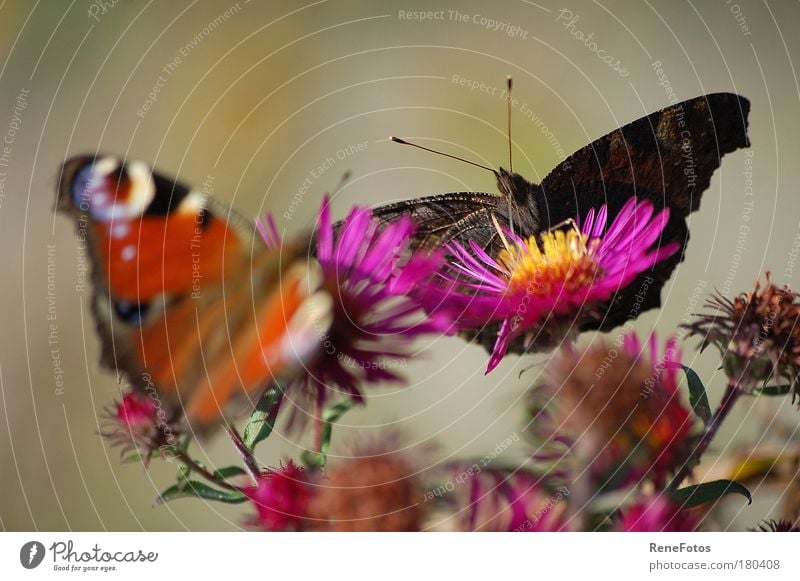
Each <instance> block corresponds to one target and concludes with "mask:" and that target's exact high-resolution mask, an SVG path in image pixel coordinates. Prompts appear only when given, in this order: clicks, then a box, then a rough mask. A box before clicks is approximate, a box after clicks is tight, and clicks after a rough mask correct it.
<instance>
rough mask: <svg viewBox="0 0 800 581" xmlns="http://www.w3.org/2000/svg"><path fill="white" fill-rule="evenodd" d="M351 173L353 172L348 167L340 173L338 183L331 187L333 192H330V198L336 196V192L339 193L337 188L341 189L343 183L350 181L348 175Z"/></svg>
mask: <svg viewBox="0 0 800 581" xmlns="http://www.w3.org/2000/svg"><path fill="white" fill-rule="evenodd" d="M352 175H353V174H352V172H351V171H350V170H349V169H348V170H347V171H345V172H344V173H343V174H342V177H341V178H340V179H339V183H338V184H336V187H335V188H333V192H331V198H333V197H334V196H336V194H338V193H339V190H341V189H342V188H343V187H344V185H345V184H346V183H347V182H349V181H350V176H352Z"/></svg>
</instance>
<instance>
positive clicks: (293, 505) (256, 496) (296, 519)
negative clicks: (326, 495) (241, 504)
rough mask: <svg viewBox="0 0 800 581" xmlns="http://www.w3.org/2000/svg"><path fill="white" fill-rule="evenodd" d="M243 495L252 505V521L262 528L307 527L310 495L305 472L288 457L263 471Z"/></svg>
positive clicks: (308, 480)
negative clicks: (256, 513)
mask: <svg viewBox="0 0 800 581" xmlns="http://www.w3.org/2000/svg"><path fill="white" fill-rule="evenodd" d="M244 492H245V494H246V495H247V496H248V497H249V498H250V501H251V502H252V503H253V505H254V506H255V508H256V511H257V512H258V516H257V517H256V518H255V519H254V520H253V524H254V525H255V526H258V527H259V528H261V529H263V530H265V531H274V532H286V531H301V530H304V529H306V528H308V522H309V521H308V519H307V517H308V507H309V504H310V502H311V499H312V497H313V494H314V485H313V483H312V482H311V481H310V478H309V474H308V473H307V472H305V471H304V470H303V469H302V468H300V467H299V466H298V465H297V464H295V463H294V462H292V461H291V460H289V461H288V462H287V463H286V466H283V467H281V468H277V469H271V470H267V471H266V472H264V473H263V474H261V475H260V476H259V477H258V482H257V483H256V485H255V486H252V487H250V488H248V489H245V491H244Z"/></svg>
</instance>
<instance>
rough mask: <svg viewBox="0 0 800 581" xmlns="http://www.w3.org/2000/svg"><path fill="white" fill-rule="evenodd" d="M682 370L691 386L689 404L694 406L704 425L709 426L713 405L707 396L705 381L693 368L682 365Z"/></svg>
mask: <svg viewBox="0 0 800 581" xmlns="http://www.w3.org/2000/svg"><path fill="white" fill-rule="evenodd" d="M681 369H683V372H684V374H686V383H687V384H688V386H689V404H690V405H691V406H692V409H693V410H694V413H696V414H697V417H699V418H700V419H701V420H703V424H704V425H705V424H708V422H709V421H710V420H711V404H709V403H708V395H707V394H706V387H705V386H704V385H703V380H702V379H700V376H699V375H697V372H695V370H694V369H692V368H691V367H688V366H686V365H681Z"/></svg>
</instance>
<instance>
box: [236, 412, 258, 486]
mask: <svg viewBox="0 0 800 581" xmlns="http://www.w3.org/2000/svg"><path fill="white" fill-rule="evenodd" d="M228 436H230V438H231V442H233V447H234V448H236V451H237V452H239V455H240V456H241V457H242V460H243V461H244V465H245V467H246V468H247V472H248V473H249V474H250V478H252V479H253V483H254V484H255V483H257V482H258V476H259V475H260V474H261V469H260V468H259V467H258V461H257V460H256V458H255V456H253V453H252V452H251V451H250V449H249V448H248V447H247V446H246V445H245V443H244V440H242V437H241V436H240V435H239V432H238V431H236V428H235V427H233V426H229V427H228Z"/></svg>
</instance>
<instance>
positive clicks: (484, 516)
mask: <svg viewBox="0 0 800 581" xmlns="http://www.w3.org/2000/svg"><path fill="white" fill-rule="evenodd" d="M452 472H453V477H452V482H453V483H454V484H455V485H458V492H457V494H456V495H455V500H456V507H457V509H458V513H457V516H458V520H459V522H458V528H459V529H461V530H465V531H496V532H555V531H559V530H565V529H566V526H567V518H566V516H567V503H568V497H569V494H570V491H569V489H568V488H567V487H566V486H551V485H550V483H548V482H545V481H544V480H545V479H544V478H541V477H539V476H537V475H535V474H531V473H529V472H526V471H524V470H521V469H520V470H507V469H492V468H481V467H479V466H478V464H472V465H465V464H464V465H457V466H456V467H455V469H454V470H453V471H452Z"/></svg>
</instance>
